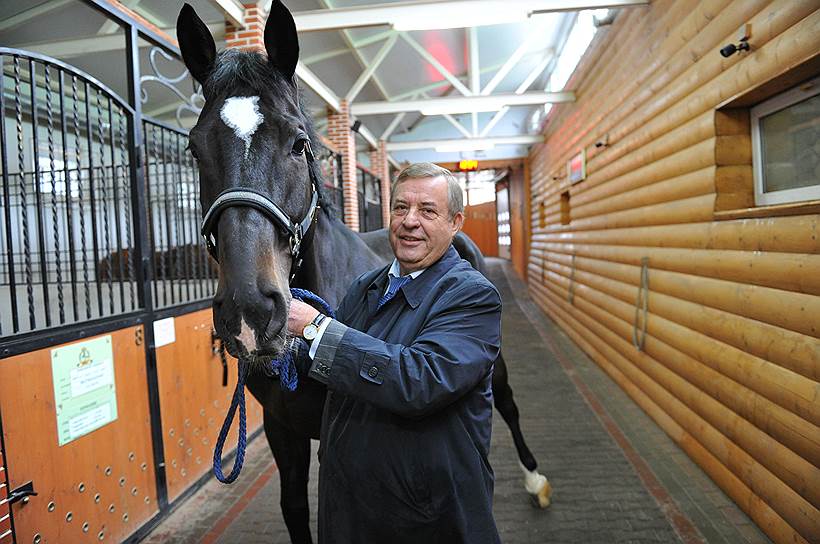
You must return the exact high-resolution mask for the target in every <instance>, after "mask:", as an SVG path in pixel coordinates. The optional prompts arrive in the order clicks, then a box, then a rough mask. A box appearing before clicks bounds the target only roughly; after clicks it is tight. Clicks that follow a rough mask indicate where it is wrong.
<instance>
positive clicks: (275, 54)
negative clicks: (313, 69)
mask: <svg viewBox="0 0 820 544" xmlns="http://www.w3.org/2000/svg"><path fill="white" fill-rule="evenodd" d="M265 51H267V53H268V62H270V63H271V64H273V66H274V67H275V68H276V69H277V70H279V71H280V72H281V73H282V75H284V76H285V78H286V79H287V80H288V81H291V80H292V79H293V74H294V73H295V72H296V63H298V62H299V36H298V35H297V34H296V22H295V21H294V20H293V15H291V14H290V11H288V8H286V7H285V5H284V4H283V3H282V2H281V1H280V0H273V2H271V5H270V13H269V14H268V21H267V22H266V23H265Z"/></svg>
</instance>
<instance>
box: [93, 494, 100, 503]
mask: <svg viewBox="0 0 820 544" xmlns="http://www.w3.org/2000/svg"><path fill="white" fill-rule="evenodd" d="M94 502H95V503H99V502H100V494H99V493H97V494H96V495H94Z"/></svg>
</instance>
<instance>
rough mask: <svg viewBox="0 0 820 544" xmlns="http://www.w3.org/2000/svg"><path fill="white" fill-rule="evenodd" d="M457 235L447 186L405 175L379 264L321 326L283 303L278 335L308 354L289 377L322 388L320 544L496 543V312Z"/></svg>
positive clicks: (456, 193)
mask: <svg viewBox="0 0 820 544" xmlns="http://www.w3.org/2000/svg"><path fill="white" fill-rule="evenodd" d="M463 222H464V214H463V203H462V193H461V187H460V186H459V184H458V182H457V181H456V179H455V178H454V177H453V175H452V174H451V173H450V172H449V171H447V170H445V169H443V168H440V167H438V166H436V165H434V164H430V163H420V164H414V165H411V166H408V167H407V168H405V169H404V170H403V171H402V172H401V173H400V174H399V176H398V178H397V180H396V182H395V184H394V186H393V191H392V201H391V213H390V245H391V246H392V248H393V252H394V254H395V260H394V261H393V264H392V265H391V266H389V267H385V268H382V269H380V270H375V271H372V272H369V273H366V274H364V275H363V276H361V277H360V278H358V279H357V280H356V281H355V282H354V283H353V285H352V286H351V288H350V290H349V291H348V294H347V295H346V296H345V298H344V300H343V301H342V302H341V304H340V306H339V309H338V312H337V318H336V319H335V320H331V319H330V318H326V317H324V316H322V315H320V314H318V312H317V311H316V310H315V309H314V308H313V307H311V306H309V305H307V304H303V303H301V302H299V301H297V300H294V301H292V302H291V310H290V314H289V318H288V329H289V331H290V332H291V333H292V334H294V335H297V336H303V337H304V338H306V340H309V341H310V348H309V355H308V356H309V357H310V359H312V360H310V359H307V358H306V357H305V356H303V357H302V358H301V363H300V364H305V363H306V364H309V365H310V368H309V371H308V374H309V375H310V376H311V377H313V378H314V379H317V380H319V381H321V382H323V383H325V384H326V385H327V387H328V396H327V401H326V404H325V413H324V416H323V420H322V430H321V445H320V450H319V456H320V462H321V464H320V469H319V541H320V542H323V543H329V542H333V543H347V542H355V543H357V544H359V543H373V544H383V543H389V544H397V543H401V542H408V543H414V544H415V543H422V544H434V543H439V542H440V543H448V544H450V543H458V542H464V543H471V544H474V543H478V544H481V543H497V542H499V538H498V533H497V530H496V526H495V521H494V520H493V515H492V495H493V472H492V468H491V467H490V464H489V461H488V454H489V449H490V433H491V417H492V388H491V382H492V370H493V368H492V364H493V361H494V360H495V359H496V357H497V356H498V352H499V348H500V342H501V341H500V336H501V330H500V329H501V322H500V321H501V300H500V298H499V295H498V292H497V291H496V290H495V288H494V287H493V286H492V284H490V282H489V281H487V280H486V279H485V278H484V277H483V276H482V275H481V274H480V273H478V272H477V271H475V270H474V269H473V268H472V267H471V266H470V265H469V264H468V263H467V261H464V260H462V259H461V258H460V257H459V256H458V254H457V253H456V251H455V249H454V248H453V247H452V245H451V242H452V240H453V237H454V236H455V234H456V233H457V232H458V231H459V229H460V228H461V225H462V224H463ZM304 351H306V350H304V349H303V350H302V353H303V354H304ZM305 366H306V365H305Z"/></svg>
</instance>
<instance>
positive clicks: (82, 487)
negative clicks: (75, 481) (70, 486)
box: [77, 482, 85, 493]
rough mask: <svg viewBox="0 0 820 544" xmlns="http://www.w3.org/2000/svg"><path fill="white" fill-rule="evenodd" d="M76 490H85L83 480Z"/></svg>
mask: <svg viewBox="0 0 820 544" xmlns="http://www.w3.org/2000/svg"><path fill="white" fill-rule="evenodd" d="M77 491H79V492H80V493H83V492H84V491H85V484H84V483H83V482H80V485H78V486H77Z"/></svg>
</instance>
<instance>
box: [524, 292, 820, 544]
mask: <svg viewBox="0 0 820 544" xmlns="http://www.w3.org/2000/svg"><path fill="white" fill-rule="evenodd" d="M533 291H534V293H535V294H536V298H537V299H538V301H539V302H540V303H541V304H542V305H544V306H546V307H547V309H548V310H549V312H550V314H551V315H556V316H557V317H558V318H559V319H560V320H561V321H563V322H564V323H567V324H570V325H569V326H567V325H565V326H564V328H565V330H567V331H568V332H575V333H576V334H577V335H578V336H580V337H581V338H583V339H584V340H585V342H584V343H583V344H582V343H580V342H579V344H580V345H581V346H582V348H583V347H584V344H587V345H592V346H593V347H594V348H595V349H596V351H597V352H598V353H599V354H600V358H599V359H596V361H598V362H599V364H601V366H604V368H605V370H606V369H607V368H606V367H609V366H613V367H615V368H617V369H618V370H619V371H620V373H621V374H622V375H623V376H624V377H625V378H627V379H628V380H629V382H631V383H632V384H634V386H635V388H636V389H638V390H639V391H641V393H643V394H644V395H646V396H647V397H648V398H650V399H651V400H652V401H653V403H655V404H656V406H658V408H659V410H660V411H661V412H662V413H665V414H666V415H667V417H669V418H670V419H672V420H673V421H674V422H675V423H677V424H678V425H679V426H680V427H681V428H682V429H684V430H685V431H686V432H687V433H688V434H689V437H690V438H691V439H692V440H693V441H695V442H698V443H700V444H702V445H703V446H704V447H705V449H706V450H707V451H708V452H709V453H710V455H712V456H714V457H715V459H716V460H717V461H719V463H720V464H721V465H722V466H724V467H728V468H729V470H730V471H731V472H732V473H733V475H734V476H735V477H736V478H738V479H740V478H742V482H743V483H744V485H747V486H748V489H749V491H750V492H751V494H752V495H754V497H760V498H761V499H762V500H763V501H765V503H764V504H758V503H757V501H755V500H754V497H749V496H741V497H736V496H734V494H735V493H736V489H735V488H734V487H733V486H730V485H725V486H724V489H727V492H729V493H730V495H732V496H733V498H734V499H735V501H736V502H737V503H738V504H739V505H740V506H741V508H744V510H745V511H746V512H747V513H749V514H750V516H752V518H753V519H755V521H756V522H757V523H758V524H759V525H760V526H761V528H763V529H764V531H766V532H767V534H769V536H771V537H772V538H773V539H775V540H776V541H778V542H811V541H815V540H816V537H817V536H818V533H816V524H817V523H818V522H817V520H818V519H820V517H815V518H812V513H813V510H815V509H814V508H813V507H812V506H811V505H810V504H808V503H807V502H806V501H805V499H802V498H801V497H799V495H797V494H796V493H794V492H793V491H792V490H791V489H790V488H788V487H787V486H785V485H784V484H783V483H782V482H781V481H780V480H779V479H777V478H776V477H774V476H773V475H771V473H769V472H768V471H766V470H765V469H764V468H763V467H761V466H760V465H759V464H758V463H756V462H755V461H754V460H753V459H751V458H750V456H749V455H748V454H746V453H745V452H743V451H742V450H741V449H740V448H738V447H737V446H736V445H734V444H733V443H732V442H731V441H729V440H728V439H727V438H726V437H725V436H723V435H721V434H720V433H719V432H718V431H717V430H716V429H714V428H713V427H712V426H711V425H709V424H708V423H706V422H705V421H703V420H702V419H701V418H699V417H698V416H697V415H696V414H694V413H693V412H692V411H691V410H689V409H688V408H687V407H686V406H685V405H684V404H683V403H681V402H680V401H677V400H676V399H675V398H674V397H672V396H671V395H668V394H665V393H664V391H663V390H662V388H660V386H658V385H657V384H655V383H654V382H653V381H652V380H649V379H647V378H646V376H645V374H643V373H642V372H641V371H640V370H638V369H637V368H635V367H634V365H631V364H630V363H629V361H628V360H626V359H625V358H624V357H623V356H621V355H620V354H619V353H618V352H617V351H616V350H615V349H614V348H612V347H611V346H610V345H609V344H607V343H606V342H604V341H603V340H602V339H600V338H599V337H597V336H596V335H594V334H593V333H592V332H591V331H590V330H589V329H588V328H587V327H585V326H584V324H582V322H581V321H580V319H578V318H576V317H574V316H572V315H570V314H569V313H568V312H567V311H566V310H565V309H564V308H563V307H562V304H563V301H561V300H560V298H558V297H555V295H553V294H551V293H549V292H542V291H541V288H540V286H539V287H536V288H535V289H534V290H533ZM576 315H578V316H579V317H580V315H581V314H576ZM573 339H575V340H576V341H577V337H575V336H573ZM619 383H621V384H622V386H623V385H625V384H623V383H622V382H619ZM625 389H626V388H625ZM633 391H634V390H633ZM627 392H628V393H631V391H630V389H627ZM633 398H634V397H633ZM650 415H653V413H651V412H650ZM659 423H661V424H662V426H663V425H664V424H665V423H666V421H664V420H663V419H661V420H660V421H659ZM684 444H686V443H685V442H684V443H682V446H683V445H684ZM687 446H688V444H687ZM684 449H685V450H686V451H687V452H689V451H691V450H690V449H689V448H687V447H685V446H684ZM695 459H696V461H697V460H698V459H699V458H697V457H696V458H695ZM701 466H703V467H704V469H706V470H707V472H709V473H710V474H713V473H714V471H713V469H714V467H712V466H709V465H705V466H704V465H701ZM713 477H714V476H713ZM718 481H719V482H720V481H721V480H718ZM726 483H728V482H726ZM758 488H761V489H758ZM774 505H776V507H775V506H774ZM760 506H764V508H763V511H764V512H766V514H769V512H768V510H770V511H771V512H773V513H776V514H777V517H779V518H780V519H781V520H782V521H783V524H782V525H781V524H780V523H777V519H772V518H771V517H770V514H769V515H766V516H761V515H760V514H761V513H762V512H760V511H759V510H758V507H760ZM761 517H762V518H763V519H759V518H761ZM789 526H790V527H789ZM789 529H792V530H791V531H790V530H789ZM806 534H808V535H809V536H806Z"/></svg>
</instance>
